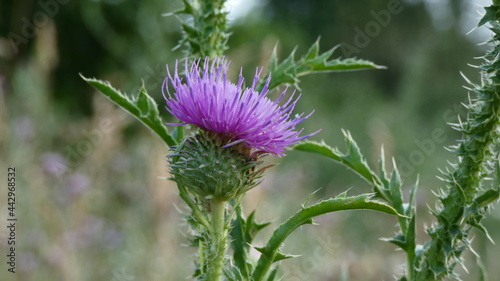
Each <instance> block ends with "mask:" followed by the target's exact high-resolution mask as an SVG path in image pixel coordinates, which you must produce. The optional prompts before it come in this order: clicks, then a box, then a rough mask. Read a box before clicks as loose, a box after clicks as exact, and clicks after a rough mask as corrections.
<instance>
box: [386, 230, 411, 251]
mask: <svg viewBox="0 0 500 281" xmlns="http://www.w3.org/2000/svg"><path fill="white" fill-rule="evenodd" d="M380 240H382V241H385V242H389V243H392V244H394V245H396V246H398V247H399V248H401V249H403V250H404V251H407V249H408V244H407V243H406V239H405V237H404V236H403V235H402V234H401V233H400V234H398V235H396V236H394V237H390V238H380Z"/></svg>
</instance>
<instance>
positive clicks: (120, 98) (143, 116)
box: [80, 75, 177, 146]
mask: <svg viewBox="0 0 500 281" xmlns="http://www.w3.org/2000/svg"><path fill="white" fill-rule="evenodd" d="M80 76H81V77H82V79H83V80H85V81H86V82H87V83H89V84H90V85H92V86H93V87H94V88H96V89H97V90H98V91H99V92H101V93H102V94H103V95H105V96H106V97H108V98H109V99H110V100H111V101H113V102H114V103H115V104H117V105H119V106H120V107H122V108H123V109H125V110H126V111H128V112H129V113H130V114H132V116H134V117H135V118H137V119H138V120H139V121H141V122H142V123H143V124H144V125H145V126H146V127H148V128H149V129H151V130H152V131H153V132H155V133H156V134H157V135H158V136H159V137H160V138H161V139H162V140H163V141H164V142H165V143H166V144H167V145H168V146H174V145H176V144H177V141H176V140H175V139H174V138H173V137H172V136H171V135H170V134H169V133H168V130H167V127H165V125H164V124H163V122H162V120H161V117H160V114H159V111H158V105H157V104H156V102H155V101H154V100H153V99H152V98H151V97H150V96H149V95H148V93H147V91H146V89H145V88H144V85H143V86H142V87H141V89H140V91H139V94H138V96H137V98H136V99H130V98H129V97H127V96H126V95H125V94H123V93H121V92H120V91H119V90H116V89H115V88H113V87H112V86H111V85H110V84H109V83H108V82H104V81H101V80H97V79H93V78H86V77H84V76H83V75H80Z"/></svg>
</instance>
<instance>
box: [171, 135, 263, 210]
mask: <svg viewBox="0 0 500 281" xmlns="http://www.w3.org/2000/svg"><path fill="white" fill-rule="evenodd" d="M226 143H227V142H225V141H223V140H221V139H220V138H218V137H217V136H214V135H213V134H209V133H203V132H202V133H200V134H197V135H195V136H194V137H190V138H187V139H185V140H184V141H183V142H182V143H181V144H179V145H178V146H177V147H173V148H172V150H173V153H172V154H170V155H168V157H169V162H170V167H171V171H170V173H171V174H172V179H173V180H174V181H175V182H177V184H179V185H182V186H184V187H185V188H186V189H188V190H189V191H191V192H193V193H194V194H197V195H199V196H201V197H203V198H207V199H212V198H215V199H219V200H230V199H232V198H235V197H236V196H238V195H240V194H243V193H245V192H246V191H248V190H249V189H251V188H252V187H254V186H256V185H257V184H258V183H259V179H260V178H261V177H262V170H263V169H259V170H257V169H256V168H257V166H258V165H259V164H260V163H261V162H260V161H258V160H257V159H255V158H253V157H251V156H247V155H246V154H245V150H244V149H242V147H241V146H238V145H233V146H229V147H223V146H224V145H225V144H226ZM256 170H257V171H256Z"/></svg>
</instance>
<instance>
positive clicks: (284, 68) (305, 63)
mask: <svg viewBox="0 0 500 281" xmlns="http://www.w3.org/2000/svg"><path fill="white" fill-rule="evenodd" d="M319 41H320V39H319V38H318V39H317V40H316V42H314V43H313V44H312V45H311V47H309V49H308V51H307V53H306V54H305V55H304V56H302V57H301V58H300V59H299V60H295V52H296V51H297V47H296V48H295V49H294V50H293V51H292V53H291V54H290V55H289V56H288V57H287V58H286V59H285V60H283V61H282V62H281V63H278V57H277V51H276V47H275V48H274V50H273V53H272V55H271V58H270V59H269V63H268V70H267V71H268V72H267V74H266V75H265V77H264V78H263V79H262V80H261V81H260V82H259V84H258V85H257V87H256V89H257V90H262V89H263V87H264V85H265V83H266V81H267V79H268V78H269V76H271V81H270V83H269V90H272V89H274V88H276V87H278V86H280V85H283V84H285V85H292V86H294V87H296V88H297V89H300V88H299V82H300V80H299V79H298V78H299V77H301V76H305V75H308V74H312V73H320V72H344V71H354V70H364V69H384V68H385V67H383V66H380V65H376V64H374V63H373V62H371V61H367V60H362V59H355V58H346V59H340V58H337V59H331V58H330V57H331V56H332V55H333V53H334V52H335V50H336V49H337V48H338V47H339V46H336V47H333V48H332V49H330V50H328V51H326V52H324V53H322V54H320V53H319V49H320V47H319Z"/></svg>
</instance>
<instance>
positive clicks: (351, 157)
mask: <svg viewBox="0 0 500 281" xmlns="http://www.w3.org/2000/svg"><path fill="white" fill-rule="evenodd" d="M344 136H345V140H346V147H347V153H341V152H340V151H339V150H338V149H336V148H332V147H330V146H328V145H326V144H325V143H318V142H315V141H304V142H301V143H299V144H297V145H295V146H294V147H293V149H295V150H299V151H306V152H312V153H316V154H320V155H323V156H326V157H329V158H331V159H333V160H335V161H337V162H339V163H341V164H343V165H344V166H346V167H348V168H350V169H351V170H353V171H354V172H355V173H357V174H358V175H359V176H361V178H363V179H365V180H366V181H367V182H368V183H369V184H371V185H377V186H381V183H380V179H379V178H378V176H377V175H376V174H375V172H374V171H372V170H371V169H370V167H369V166H368V163H366V161H365V160H364V157H363V155H362V154H361V150H360V149H359V147H358V145H357V143H356V142H355V141H354V140H353V139H352V137H351V136H350V134H349V133H347V132H344Z"/></svg>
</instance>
